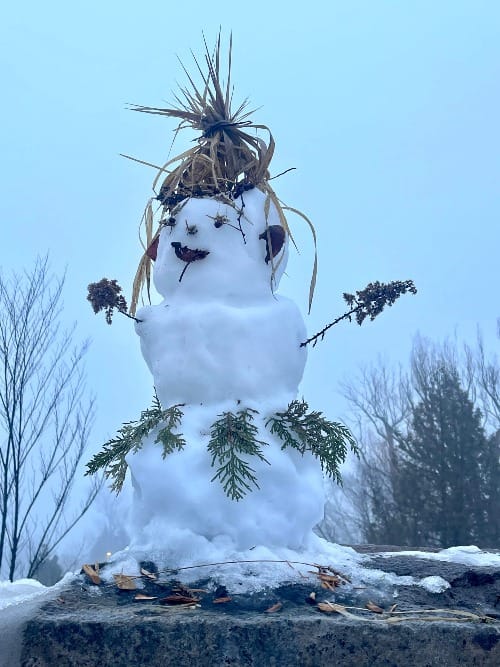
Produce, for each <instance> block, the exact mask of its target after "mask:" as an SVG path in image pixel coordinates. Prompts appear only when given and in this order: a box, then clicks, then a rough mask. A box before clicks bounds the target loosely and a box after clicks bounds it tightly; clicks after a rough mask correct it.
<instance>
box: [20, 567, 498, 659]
mask: <svg viewBox="0 0 500 667" xmlns="http://www.w3.org/2000/svg"><path fill="white" fill-rule="evenodd" d="M366 566H368V567H370V566H371V567H373V568H376V569H383V570H386V571H387V572H395V573H397V574H400V575H403V574H404V575H407V574H411V575H413V576H415V577H417V578H418V577H427V576H433V575H439V576H442V577H444V578H446V579H447V580H448V581H449V582H450V588H449V589H447V590H446V591H443V592H442V593H432V592H429V591H427V590H425V589H424V588H422V587H419V586H404V587H402V586H401V587H398V590H397V591H396V590H385V591H384V592H382V591H381V592H380V594H379V596H378V597H377V598H376V599H374V601H375V602H377V603H379V604H382V605H383V606H384V607H385V608H386V609H387V608H388V607H389V606H390V603H391V602H392V601H397V602H398V609H400V610H405V609H409V610H416V609H431V608H434V609H455V610H457V609H460V610H463V611H471V612H473V613H475V614H478V615H479V617H482V621H481V620H478V621H477V622H469V621H467V622H456V621H446V622H439V621H404V622H400V623H389V622H387V620H383V619H382V618H381V617H378V616H377V614H371V615H370V613H369V612H367V614H366V616H365V617H364V618H360V619H351V618H346V617H345V616H340V615H338V614H324V613H322V612H321V611H319V609H318V608H317V607H316V606H314V605H309V604H307V603H306V598H307V597H308V595H309V593H310V592H311V590H312V588H313V586H311V584H310V583H308V584H306V585H297V584H295V585H287V586H286V585H285V586H282V587H279V588H277V589H275V590H272V591H271V590H267V591H264V592H261V593H254V594H252V595H233V596H232V601H231V602H230V603H228V604H217V605H214V604H213V595H207V596H205V597H204V598H203V599H202V601H201V607H198V608H196V609H185V608H183V609H179V608H173V607H165V606H162V605H159V604H156V603H151V602H149V603H146V602H136V601H134V600H133V598H134V597H135V593H136V592H135V591H134V592H130V591H119V590H118V589H116V588H115V587H114V586H106V587H94V586H92V585H90V584H89V582H88V581H87V580H86V578H85V577H83V576H82V577H81V578H79V579H77V580H76V581H74V582H73V583H72V584H71V585H70V586H68V587H67V589H65V590H63V591H62V592H61V595H60V597H59V598H58V599H57V600H54V601H52V602H49V603H47V604H46V605H45V606H44V607H43V608H42V609H41V610H40V611H39V612H38V613H37V615H36V617H35V618H33V619H32V620H31V621H29V622H28V624H27V626H26V629H25V633H24V643H23V649H22V659H21V664H22V666H23V667H55V666H57V667H95V666H102V667H107V666H109V667H135V666H137V667H146V666H149V665H150V666H151V667H156V666H158V667H160V666H161V667H165V666H169V665H176V666H177V667H179V666H183V665H189V666H190V665H197V666H200V667H203V666H205V665H206V666H207V667H219V665H220V666H225V665H232V666H235V667H236V666H237V667H316V666H318V667H329V666H330V665H331V666H332V667H333V666H336V665H342V667H350V666H351V665H352V666H353V667H354V666H356V667H364V666H366V667H368V666H369V667H391V666H393V667H401V665H408V666H409V667H424V666H425V667H448V666H450V667H453V666H455V665H457V666H458V665H460V666H462V665H465V666H468V665H476V666H482V665H484V666H486V667H498V665H500V571H498V570H497V569H495V568H490V567H471V566H466V565H459V564H456V563H442V562H436V561H431V560H427V559H416V558H409V557H402V556H393V557H390V558H383V557H380V556H376V555H374V556H373V558H372V559H371V560H370V561H369V562H368V563H365V567H366ZM199 583H200V585H202V586H203V585H206V583H207V582H199ZM347 588H348V587H346V588H345V589H343V588H339V589H337V590H336V591H335V593H331V592H329V591H325V590H324V589H321V587H317V588H316V592H317V599H318V600H319V599H328V600H332V599H335V601H336V602H337V603H339V604H346V605H358V606H364V604H365V603H366V601H367V600H366V599H365V598H366V597H367V596H369V597H370V598H373V596H374V594H375V595H376V594H377V592H376V591H375V592H374V591H373V590H370V591H366V590H365V591H363V590H360V591H357V590H355V589H354V588H352V587H351V589H350V590H347ZM230 594H231V592H230ZM394 595H397V599H395V598H394V597H393V596H394ZM277 601H280V602H281V603H282V607H281V609H280V610H279V611H277V612H275V613H266V609H268V608H269V607H270V605H272V604H273V603H275V602H277Z"/></svg>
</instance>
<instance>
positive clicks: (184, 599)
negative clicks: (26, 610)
mask: <svg viewBox="0 0 500 667" xmlns="http://www.w3.org/2000/svg"><path fill="white" fill-rule="evenodd" d="M199 601H200V599H199V598H195V597H191V596H188V595H179V594H178V593H174V594H173V595H167V596H166V597H164V598H161V600H160V604H169V605H172V604H188V605H192V604H196V603H197V602H199Z"/></svg>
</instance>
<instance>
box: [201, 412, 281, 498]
mask: <svg viewBox="0 0 500 667" xmlns="http://www.w3.org/2000/svg"><path fill="white" fill-rule="evenodd" d="M255 413H256V410H251V409H250V408H246V409H245V410H240V411H239V412H237V413H236V414H234V413H232V412H224V413H223V414H222V415H219V419H217V421H215V422H214V423H213V424H212V428H211V431H210V441H209V443H208V452H209V453H210V454H211V456H212V462H211V465H212V467H214V465H215V463H217V464H218V468H217V472H216V474H215V475H214V476H213V477H212V480H211V481H212V482H213V481H214V480H216V479H218V480H219V481H220V483H221V484H222V488H223V489H224V491H225V493H226V495H227V496H228V497H229V498H231V499H232V500H241V498H243V496H244V495H245V494H246V492H247V491H251V490H252V485H253V486H255V487H257V488H259V485H258V484H257V478H256V476H255V470H254V469H253V468H251V467H250V465H249V464H248V462H247V461H246V460H245V459H244V458H242V456H244V457H249V456H256V457H257V458H258V459H260V460H261V461H265V462H266V463H269V461H267V459H266V458H265V456H264V455H263V453H262V448H261V445H266V444H267V443H265V442H263V441H261V440H257V437H256V436H257V434H258V428H257V427H256V426H255V424H253V423H252V422H253V418H254V414H255Z"/></svg>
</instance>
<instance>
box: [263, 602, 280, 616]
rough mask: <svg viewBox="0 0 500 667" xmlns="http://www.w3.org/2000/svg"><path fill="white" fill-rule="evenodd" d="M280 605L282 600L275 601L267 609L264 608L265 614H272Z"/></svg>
mask: <svg viewBox="0 0 500 667" xmlns="http://www.w3.org/2000/svg"><path fill="white" fill-rule="evenodd" d="M282 606H283V603H282V602H276V604H273V605H271V606H270V607H269V609H266V614H273V613H274V612H275V611H279V610H280V609H281V607H282Z"/></svg>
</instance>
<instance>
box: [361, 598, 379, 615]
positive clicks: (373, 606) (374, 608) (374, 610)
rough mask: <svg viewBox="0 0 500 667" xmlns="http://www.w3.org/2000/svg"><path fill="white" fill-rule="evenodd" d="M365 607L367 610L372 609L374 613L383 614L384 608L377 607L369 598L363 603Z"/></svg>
mask: <svg viewBox="0 0 500 667" xmlns="http://www.w3.org/2000/svg"><path fill="white" fill-rule="evenodd" d="M365 607H366V608H367V609H368V610H369V611H373V613H374V614H383V613H384V610H383V609H382V607H379V606H378V604H375V603H374V602H372V601H371V600H368V602H367V603H366V604H365Z"/></svg>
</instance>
